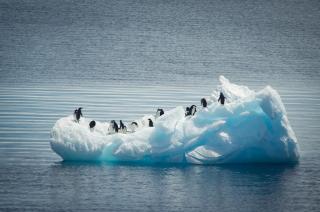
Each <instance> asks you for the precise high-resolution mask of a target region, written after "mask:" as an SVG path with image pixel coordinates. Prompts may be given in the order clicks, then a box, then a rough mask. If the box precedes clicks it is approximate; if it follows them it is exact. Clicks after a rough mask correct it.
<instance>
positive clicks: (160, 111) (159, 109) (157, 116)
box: [156, 108, 164, 118]
mask: <svg viewBox="0 0 320 212" xmlns="http://www.w3.org/2000/svg"><path fill="white" fill-rule="evenodd" d="M163 114H164V111H163V109H161V108H158V110H157V113H156V118H159V117H160V116H162V115H163Z"/></svg>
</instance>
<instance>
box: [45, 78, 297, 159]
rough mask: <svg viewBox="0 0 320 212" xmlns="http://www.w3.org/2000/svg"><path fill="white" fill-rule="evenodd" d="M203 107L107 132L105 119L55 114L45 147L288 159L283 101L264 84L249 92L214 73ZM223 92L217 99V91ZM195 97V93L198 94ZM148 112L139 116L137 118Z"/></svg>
mask: <svg viewBox="0 0 320 212" xmlns="http://www.w3.org/2000/svg"><path fill="white" fill-rule="evenodd" d="M219 80H220V85H218V86H217V88H216V89H215V90H214V91H213V93H212V95H211V99H210V101H209V102H210V103H211V104H209V105H208V107H207V108H205V109H200V110H199V111H198V112H197V113H196V114H195V115H194V116H192V117H185V111H184V108H183V107H181V106H179V107H176V108H174V109H172V110H170V111H165V114H164V115H163V116H160V117H159V118H157V119H156V120H155V121H154V127H140V128H138V129H137V131H136V132H134V133H128V134H122V133H117V134H111V135H108V134H107V129H108V127H109V123H102V122H96V126H95V129H94V130H90V129H89V122H90V121H91V119H86V118H81V120H80V122H79V123H76V122H74V119H73V117H72V116H69V117H64V118H61V119H59V120H58V121H57V122H56V123H55V125H54V127H53V128H52V131H51V137H52V138H51V142H50V144H51V148H52V149H53V151H55V152H56V153H57V154H58V155H60V156H61V157H62V158H63V160H73V161H109V162H120V161H126V162H141V163H192V164H224V163H262V162H264V163H294V162H297V161H298V159H299V151H298V149H299V148H298V143H297V139H296V136H295V134H294V132H293V130H292V128H291V126H290V123H289V121H288V118H287V114H286V110H285V107H284V105H283V103H282V101H281V98H280V96H279V94H278V93H277V91H275V90H274V89H272V88H271V87H270V86H267V87H265V88H264V89H262V90H261V91H258V92H254V91H252V90H250V89H249V88H248V87H246V86H239V85H236V84H232V83H230V82H229V80H227V79H226V78H225V77H223V76H220V78H219ZM220 91H222V92H223V93H224V94H225V96H226V97H227V102H226V104H225V105H224V106H222V105H220V104H219V103H218V102H217V99H218V95H219V92H220ZM199 99H200V97H199ZM148 118H153V119H154V117H153V116H151V115H150V116H145V117H143V118H142V119H141V120H138V122H140V123H141V122H143V121H145V120H147V119H148Z"/></svg>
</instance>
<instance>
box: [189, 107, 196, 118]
mask: <svg viewBox="0 0 320 212" xmlns="http://www.w3.org/2000/svg"><path fill="white" fill-rule="evenodd" d="M196 112H197V106H195V105H191V107H190V115H192V116H194V114H195V113H196Z"/></svg>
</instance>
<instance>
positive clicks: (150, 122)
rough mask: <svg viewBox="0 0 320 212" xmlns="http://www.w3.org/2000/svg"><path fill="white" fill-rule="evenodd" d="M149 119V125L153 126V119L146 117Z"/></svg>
mask: <svg viewBox="0 0 320 212" xmlns="http://www.w3.org/2000/svg"><path fill="white" fill-rule="evenodd" d="M148 120H149V127H153V121H152V120H151V119H148Z"/></svg>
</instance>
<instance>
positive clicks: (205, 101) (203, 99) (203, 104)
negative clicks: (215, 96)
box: [201, 98, 208, 107]
mask: <svg viewBox="0 0 320 212" xmlns="http://www.w3.org/2000/svg"><path fill="white" fill-rule="evenodd" d="M201 105H202V107H207V106H208V103H207V100H206V99H205V98H202V99H201Z"/></svg>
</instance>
